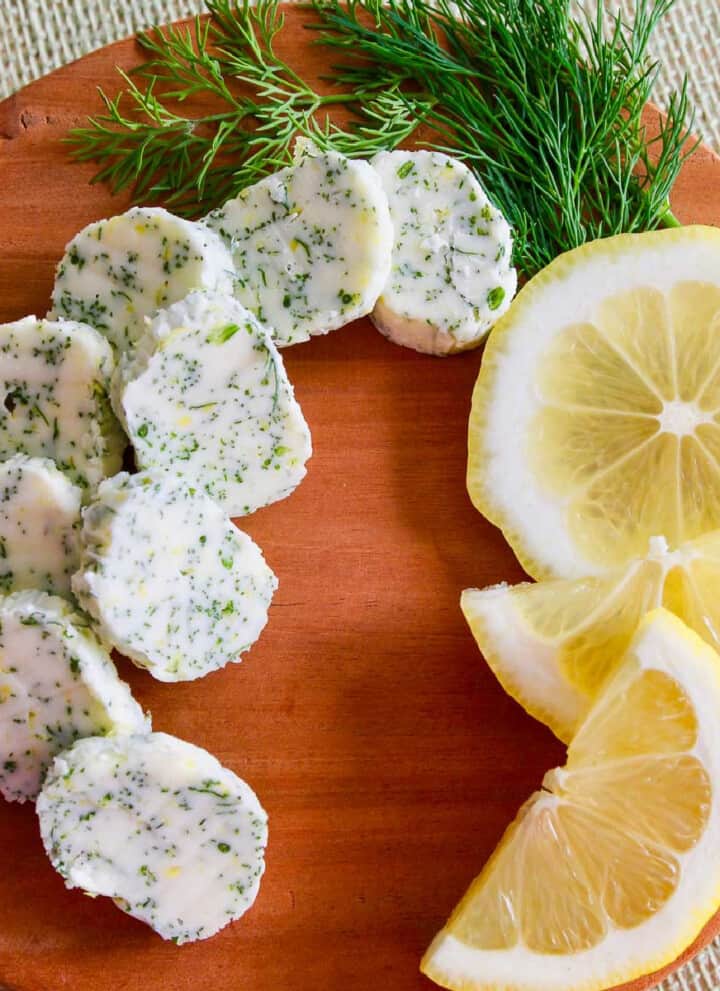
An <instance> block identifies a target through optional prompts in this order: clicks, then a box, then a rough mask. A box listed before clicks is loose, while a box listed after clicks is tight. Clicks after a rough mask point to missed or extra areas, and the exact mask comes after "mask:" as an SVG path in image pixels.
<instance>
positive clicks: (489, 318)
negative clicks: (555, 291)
mask: <svg viewBox="0 0 720 991" xmlns="http://www.w3.org/2000/svg"><path fill="white" fill-rule="evenodd" d="M371 164H372V166H373V168H374V169H376V171H377V173H378V175H379V176H380V179H381V180H382V184H383V188H384V190H385V193H386V194H387V197H388V202H389V203H390V216H391V218H392V222H393V228H394V231H395V236H394V242H393V250H392V268H391V271H390V276H389V278H388V280H387V282H386V283H385V285H384V287H383V289H382V292H381V294H380V298H379V299H378V301H377V303H376V304H375V308H374V310H373V312H372V320H373V323H374V324H375V325H376V327H377V328H378V330H380V331H381V332H382V333H383V334H385V336H386V337H389V338H390V340H391V341H394V342H395V343H396V344H401V345H403V346H405V347H409V348H414V350H416V351H421V352H424V353H426V354H439V355H444V354H451V353H453V352H456V351H465V350H467V349H468V348H475V347H477V346H478V345H479V344H480V343H481V342H482V340H483V339H484V338H485V336H486V335H487V333H488V331H489V330H490V328H491V327H492V325H493V324H494V323H495V321H496V320H497V319H498V318H499V317H500V316H502V314H503V313H504V312H505V311H506V310H507V309H508V307H509V306H510V302H511V300H512V298H513V296H514V295H515V290H516V288H517V273H516V272H515V269H514V268H513V267H512V237H511V232H510V227H509V225H508V223H507V221H506V220H505V218H504V217H503V215H502V214H501V213H500V211H499V210H497V209H496V208H495V207H494V206H493V205H492V204H491V203H490V201H489V199H488V198H487V195H486V193H485V190H484V189H483V188H482V186H481V185H480V183H479V182H478V180H477V179H476V178H475V176H474V175H473V173H472V172H471V171H470V170H469V169H468V168H467V166H466V165H463V163H462V162H458V161H456V160H455V159H454V158H449V157H448V156H447V155H443V154H441V153H440V152H434V151H392V152H387V151H383V152H380V154H378V155H376V156H375V157H374V158H373V160H372V162H371Z"/></svg>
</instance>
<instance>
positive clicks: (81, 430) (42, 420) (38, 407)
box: [0, 316, 126, 492]
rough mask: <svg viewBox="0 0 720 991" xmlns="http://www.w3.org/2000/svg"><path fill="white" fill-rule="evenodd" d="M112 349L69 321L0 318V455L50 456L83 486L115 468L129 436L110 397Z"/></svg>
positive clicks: (89, 486)
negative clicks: (125, 432)
mask: <svg viewBox="0 0 720 991" xmlns="http://www.w3.org/2000/svg"><path fill="white" fill-rule="evenodd" d="M113 370H114V362H113V355H112V350H111V348H110V345H109V344H108V342H107V341H106V340H105V339H104V338H103V337H101V335H100V334H99V333H98V332H97V331H96V330H93V328H92V327H88V326H86V325H85V324H81V323H74V322H73V321H70V320H59V321H56V322H53V321H51V320H39V319H38V318H37V317H34V316H30V317H24V318H23V319H22V320H17V321H16V322H15V323H6V324H0V384H1V389H0V460H3V461H4V460H6V459H7V458H10V457H12V455H13V454H25V455H28V456H29V457H41V458H50V459H52V460H53V461H54V462H55V464H56V465H57V467H58V468H59V469H60V470H61V471H63V472H65V473H66V474H67V475H68V477H69V478H70V479H71V480H72V481H73V482H74V483H75V484H76V485H79V486H80V487H81V488H82V489H83V490H86V492H87V490H92V489H93V488H95V486H96V485H97V484H98V482H99V481H100V480H101V479H102V478H106V477H107V476H108V475H112V474H113V473H114V472H116V471H118V469H119V468H120V466H121V464H122V456H123V451H124V450H125V446H126V441H125V437H124V436H123V433H122V430H121V429H120V425H119V424H118V422H117V420H116V419H115V416H114V415H113V412H112V408H111V406H110V400H109V398H108V392H109V389H110V379H111V377H112V374H113Z"/></svg>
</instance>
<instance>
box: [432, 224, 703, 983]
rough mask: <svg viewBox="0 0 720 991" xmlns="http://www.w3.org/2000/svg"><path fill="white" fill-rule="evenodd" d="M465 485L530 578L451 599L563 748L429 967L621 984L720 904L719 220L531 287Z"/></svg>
mask: <svg viewBox="0 0 720 991" xmlns="http://www.w3.org/2000/svg"><path fill="white" fill-rule="evenodd" d="M468 487H469V491H470V495H471V497H472V499H473V501H474V503H475V505H476V506H477V507H478V508H479V509H480V510H481V511H482V512H483V513H484V514H485V515H486V516H487V517H488V518H489V519H490V520H491V521H492V522H494V523H496V524H497V525H498V526H500V527H501V528H502V530H503V532H504V534H505V536H506V538H507V540H508V542H509V543H510V544H511V546H512V547H513V549H514V551H515V552H516V554H517V556H518V558H519V559H520V561H521V562H522V564H523V566H524V567H525V569H526V570H527V571H528V573H529V574H530V575H532V576H533V577H535V578H536V579H538V582H537V583H536V584H533V583H523V584H521V585H518V586H515V587H509V586H507V585H498V586H494V587H492V588H489V589H483V590H479V589H468V590H466V591H465V592H464V593H463V596H462V609H463V612H464V614H465V616H466V618H467V620H468V622H469V624H470V627H471V629H472V631H473V634H474V635H475V638H476V640H477V642H478V645H479V646H480V649H481V650H482V652H483V654H484V656H485V658H486V660H487V661H488V663H489V664H490V666H491V667H492V669H493V671H494V672H495V674H496V675H497V677H498V678H499V680H500V681H501V683H502V684H503V686H504V687H505V688H506V690H507V691H508V692H509V693H510V694H511V695H513V696H514V697H515V698H516V699H517V700H518V701H519V702H520V703H521V704H522V705H523V706H524V707H525V708H526V709H527V710H528V711H529V712H530V713H532V714H533V715H534V716H535V717H537V718H538V719H540V720H542V721H543V722H545V723H546V724H547V725H549V726H550V727H551V728H552V729H553V730H554V732H555V733H556V734H557V735H558V736H559V737H560V738H561V739H562V740H563V741H564V742H565V743H567V744H568V753H567V762H566V764H565V766H564V767H563V768H558V769H556V770H554V771H551V772H549V773H548V774H547V775H546V777H545V780H544V782H543V786H542V790H541V791H539V792H537V793H536V794H535V795H533V796H532V797H531V798H530V800H529V801H528V802H527V803H526V804H525V805H524V806H523V808H522V809H521V811H520V813H519V814H518V816H517V818H516V820H515V822H514V823H513V824H512V825H511V826H510V827H509V829H508V830H507V832H506V833H505V836H504V837H503V838H502V840H501V842H500V844H499V845H498V847H497V849H496V851H495V853H494V854H493V856H492V857H491V859H490V861H489V862H488V863H487V865H486V866H485V868H484V870H483V871H482V873H481V874H480V876H479V877H478V878H477V879H476V880H475V882H474V883H473V884H472V885H471V887H470V889H469V891H468V892H467V894H466V895H465V897H464V898H463V899H462V901H461V902H460V904H459V905H458V907H457V908H456V910H455V912H454V913H453V915H452V916H451V918H450V920H449V921H448V923H447V924H446V926H445V927H444V929H443V930H442V932H441V933H440V934H439V935H438V937H437V938H436V939H435V941H434V942H433V944H432V946H431V947H430V949H429V950H428V952H427V954H426V956H425V958H424V960H423V970H424V971H425V972H426V973H427V974H428V975H429V976H430V977H432V978H433V979H434V980H436V981H437V982H438V983H439V984H441V985H443V986H445V987H448V988H463V989H470V988H473V989H485V991H490V989H494V991H497V989H506V988H507V989H509V988H513V989H527V991H535V989H537V991H540V989H548V991H550V989H552V991H579V989H594V991H599V989H604V988H610V987H615V986H616V985H620V984H624V983H626V982H628V981H632V980H634V979H636V978H638V977H640V976H642V975H645V974H649V973H653V972H655V971H657V970H658V969H660V968H662V967H664V966H666V965H668V964H670V963H672V962H673V961H674V960H675V959H676V958H677V957H678V956H679V955H680V954H681V953H682V952H683V950H685V949H686V948H687V947H688V946H689V944H690V943H691V942H692V941H693V940H694V938H695V937H696V936H697V935H698V934H699V932H700V931H701V929H702V928H703V926H704V925H705V924H706V923H707V922H708V921H709V920H710V919H711V918H712V916H713V915H714V914H715V913H716V912H717V910H718V908H720V847H719V846H718V840H719V839H720V656H718V654H717V653H716V651H715V649H713V648H718V646H719V645H720V607H719V606H718V602H719V601H720V598H719V596H718V592H719V591H720V231H717V230H714V229H710V228H702V227H694V228H693V227H690V228H685V229H681V230H676V231H663V232H656V233H652V234H643V235H627V236H622V237H618V238H612V239H608V240H606V241H598V242H594V243H592V244H589V245H586V246H584V247H582V248H580V249H578V250H576V251H573V252H570V253H569V254H567V255H565V256H562V257H560V258H559V259H557V260H556V261H555V262H554V263H553V264H552V265H551V266H549V268H548V269H546V270H545V271H544V272H542V273H541V274H540V275H539V276H537V277H536V278H535V279H533V280H532V281H531V282H530V283H528V285H527V286H526V287H525V288H524V289H523V290H522V291H521V293H520V294H519V296H518V298H517V300H516V302H515V303H514V304H513V306H512V307H511V308H510V310H509V312H508V314H507V315H506V316H505V317H504V318H503V319H502V320H501V321H500V323H499V324H498V325H497V327H496V329H495V330H494V332H493V334H492V336H491V339H490V343H489V346H488V349H487V351H486V354H485V356H484V360H483V367H482V370H481V372H480V375H479V378H478V382H477V385H476V389H475V393H474V396H473V406H472V413H471V417H470V432H469V466H468ZM658 607H661V608H658ZM673 614H674V615H673Z"/></svg>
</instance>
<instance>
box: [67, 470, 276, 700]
mask: <svg viewBox="0 0 720 991" xmlns="http://www.w3.org/2000/svg"><path fill="white" fill-rule="evenodd" d="M276 588H277V579H276V578H275V576H274V574H273V573H272V571H271V570H270V568H268V566H267V564H266V563H265V561H264V559H263V556H262V553H261V551H260V549H259V548H258V547H257V545H256V544H254V543H253V541H252V540H251V539H250V537H248V536H247V535H246V534H244V533H242V532H241V531H239V530H237V529H236V528H235V527H234V526H233V525H232V523H231V522H230V520H229V519H228V518H227V516H226V515H225V513H223V511H222V509H220V507H219V506H218V505H217V504H216V503H214V502H213V501H212V499H210V498H209V496H207V495H205V493H204V492H202V491H201V490H198V489H195V488H194V487H193V486H191V485H189V484H188V483H187V482H184V481H183V480H182V479H178V478H176V477H174V476H173V475H172V474H170V473H169V472H160V473H158V474H152V473H149V472H140V473H139V474H137V475H128V474H126V473H122V474H120V475H116V476H115V478H111V479H108V481H106V482H104V483H103V484H102V485H101V486H100V488H99V490H98V496H97V501H96V502H94V503H92V504H91V505H90V506H89V507H88V508H87V509H86V510H85V511H84V513H83V528H82V557H81V565H80V570H79V571H78V573H77V574H76V575H75V576H74V578H73V590H74V592H75V595H76V596H77V598H78V600H79V602H80V603H81V605H82V606H83V608H85V609H86V610H87V611H88V612H89V613H90V614H91V616H93V617H94V619H95V620H96V621H97V624H98V628H99V630H100V631H101V633H102V636H103V638H104V639H106V640H107V641H108V642H109V643H111V644H112V645H113V646H114V647H117V649H118V650H119V651H121V652H122V653H123V654H126V655H127V656H128V657H129V658H130V659H131V660H132V661H134V662H135V664H136V665H137V666H138V667H142V668H147V670H148V671H149V672H150V673H151V674H152V675H153V676H154V677H155V678H157V679H158V680H159V681H191V680H193V679H195V678H200V677H202V676H203V675H205V674H207V673H208V672H210V671H215V670H216V669H217V668H220V667H223V666H224V665H225V664H227V663H228V662H229V661H239V660H240V657H239V654H240V653H241V652H243V651H245V650H248V649H249V648H250V647H251V646H252V644H253V643H255V641H256V640H257V638H258V637H259V636H260V633H261V632H262V630H263V628H264V626H265V624H266V622H267V613H268V608H269V606H270V600H271V599H272V596H273V592H274V591H275V589H276Z"/></svg>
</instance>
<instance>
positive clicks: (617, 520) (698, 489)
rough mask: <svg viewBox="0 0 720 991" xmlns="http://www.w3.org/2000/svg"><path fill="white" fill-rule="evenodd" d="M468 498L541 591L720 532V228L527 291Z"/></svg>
mask: <svg viewBox="0 0 720 991" xmlns="http://www.w3.org/2000/svg"><path fill="white" fill-rule="evenodd" d="M609 287H611V288H609ZM468 488H469V491H470V495H471V498H472V499H473V502H474V503H475V505H476V506H477V507H478V509H480V510H481V512H482V513H483V514H484V515H485V516H487V517H488V518H489V519H490V520H491V521H492V522H494V523H496V524H497V525H498V526H500V527H501V528H502V530H503V532H504V534H505V536H506V538H507V540H508V542H509V543H510V544H511V546H512V547H513V549H514V551H515V553H516V554H517V556H518V558H519V559H520V561H521V562H522V564H523V566H524V567H525V569H526V570H527V571H528V573H529V574H531V575H532V576H533V577H535V578H547V577H564V578H580V577H585V576H587V575H593V574H602V573H604V572H606V571H608V570H609V569H611V568H613V567H617V566H618V565H621V564H623V563H625V562H627V561H628V560H630V559H631V558H634V557H638V556H640V555H643V554H645V553H646V551H647V547H648V541H649V539H650V538H651V537H652V536H654V535H656V534H663V535H664V536H665V538H666V539H667V540H668V542H669V544H670V546H671V547H676V546H677V545H678V544H679V543H681V542H682V541H685V540H690V539H693V538H695V537H697V536H699V535H700V534H702V533H705V532H707V531H710V530H714V529H716V528H718V527H720V230H717V229H715V228H709V227H686V228H681V229H678V230H668V231H655V232H651V233H647V234H627V235H621V236H619V237H614V238H608V239H607V240H603V241H595V242H592V243H590V244H587V245H584V246H583V247H581V248H577V249H576V250H574V251H571V252H568V253H567V254H565V255H561V256H560V257H559V258H558V259H556V260H555V261H554V262H553V263H552V264H551V265H549V266H548V268H546V269H545V270H544V271H543V272H541V273H540V274H539V275H538V276H536V277H535V278H534V279H532V280H531V281H530V282H529V283H528V284H527V285H526V286H525V287H524V288H523V289H522V291H521V292H520V294H519V295H518V297H517V299H516V300H515V302H514V303H513V304H512V306H511V307H510V309H509V311H508V312H507V314H506V315H505V316H504V317H503V318H502V319H501V320H500V321H499V322H498V324H497V325H496V327H495V330H494V331H493V334H492V335H491V338H490V341H489V344H488V348H487V350H486V353H485V356H484V360H483V365H482V369H481V371H480V375H479V376H478V381H477V384H476V387H475V392H474V395H473V406H472V413H471V416H470V430H469V462H468Z"/></svg>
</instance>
